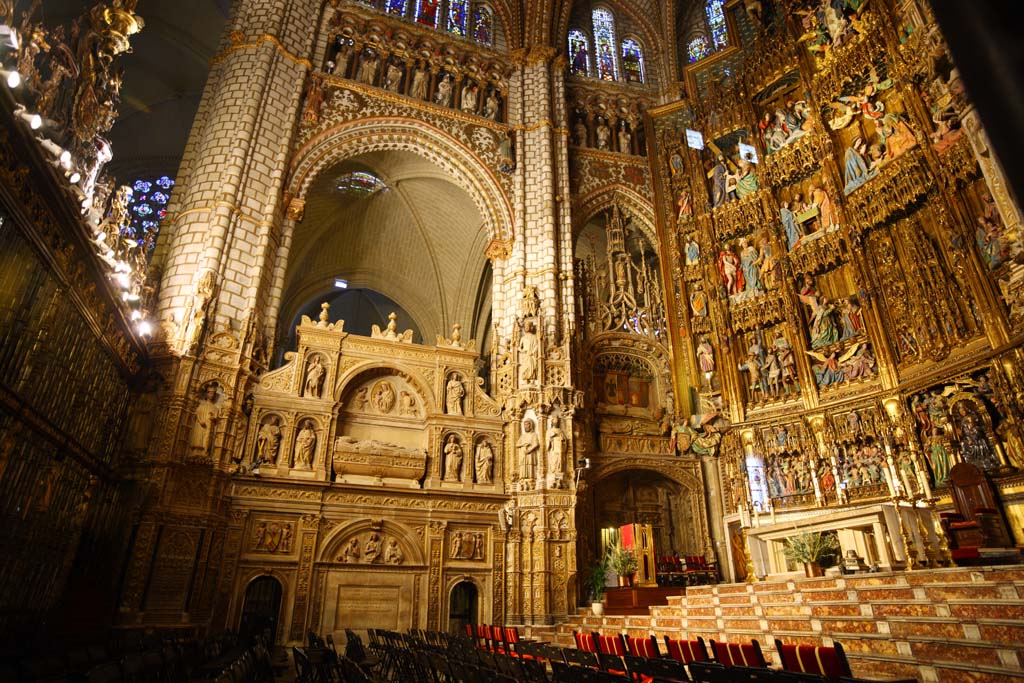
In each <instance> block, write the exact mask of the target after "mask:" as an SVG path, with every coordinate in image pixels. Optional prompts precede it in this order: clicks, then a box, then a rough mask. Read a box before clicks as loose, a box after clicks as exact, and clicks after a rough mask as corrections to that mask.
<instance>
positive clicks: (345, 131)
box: [286, 117, 514, 241]
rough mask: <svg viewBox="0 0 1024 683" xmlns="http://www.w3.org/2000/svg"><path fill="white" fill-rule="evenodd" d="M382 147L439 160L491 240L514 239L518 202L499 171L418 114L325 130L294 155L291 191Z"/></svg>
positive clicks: (299, 191) (302, 192)
mask: <svg viewBox="0 0 1024 683" xmlns="http://www.w3.org/2000/svg"><path fill="white" fill-rule="evenodd" d="M379 151H407V152H412V153H414V154H417V155H419V156H420V157H423V158H424V159H427V160H428V161H430V162H432V163H434V164H436V165H437V166H438V167H439V168H441V169H443V170H444V171H445V172H446V173H447V174H448V175H449V176H450V178H451V180H453V181H454V182H455V184H457V185H458V186H459V187H461V188H462V189H464V190H465V191H466V192H467V193H468V194H469V196H470V198H471V199H472V200H473V202H474V203H475V204H476V206H477V209H478V210H479V211H480V216H481V218H482V219H483V222H484V227H485V228H486V229H487V233H488V234H489V235H490V237H491V239H494V240H500V241H510V240H511V239H512V236H513V234H514V229H513V226H514V222H513V217H512V206H511V203H510V202H509V199H508V197H506V196H505V193H504V191H503V190H502V189H501V185H500V183H499V182H498V179H497V178H496V177H495V175H494V172H493V171H492V170H491V169H490V168H489V167H488V166H487V165H486V164H485V163H484V162H483V161H481V159H480V158H479V157H478V156H476V154H474V153H473V152H472V150H470V149H469V148H468V147H466V146H465V145H464V144H462V143H461V142H460V141H459V140H457V139H456V138H454V137H452V136H451V135H449V134H448V133H446V132H444V131H442V130H440V129H438V128H435V127H434V126H431V125H429V124H428V123H426V122H424V121H419V120H415V119H408V118H403V117H375V118H365V119H357V120H355V121H349V122H347V123H342V124H339V125H337V126H335V127H333V128H329V129H328V130H325V131H324V132H322V133H320V134H319V135H317V136H316V137H314V138H312V139H311V140H310V141H309V142H307V143H306V144H305V145H304V146H303V147H302V148H301V149H299V150H298V152H297V153H296V154H295V156H294V157H293V159H292V163H291V167H290V168H289V178H288V182H287V189H286V192H287V193H288V194H289V195H290V196H292V197H296V198H299V199H304V198H305V197H306V193H307V192H308V191H309V188H310V185H311V184H312V183H313V181H314V180H315V179H316V177H317V176H319V175H320V173H322V172H323V171H325V170H327V169H328V168H331V167H332V166H335V165H336V164H339V163H341V162H343V161H345V160H346V159H350V158H353V157H357V156H360V155H362V154H368V153H371V152H379Z"/></svg>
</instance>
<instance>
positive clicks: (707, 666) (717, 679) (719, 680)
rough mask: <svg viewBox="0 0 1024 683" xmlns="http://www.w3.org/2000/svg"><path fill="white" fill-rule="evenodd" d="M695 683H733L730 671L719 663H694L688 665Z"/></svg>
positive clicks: (687, 667)
mask: <svg viewBox="0 0 1024 683" xmlns="http://www.w3.org/2000/svg"><path fill="white" fill-rule="evenodd" d="M686 669H687V671H689V672H690V678H691V679H693V683H732V678H730V677H729V670H728V669H726V668H725V667H724V666H723V665H721V664H719V663H717V662H704V661H696V660H694V661H692V662H690V663H689V664H687V665H686Z"/></svg>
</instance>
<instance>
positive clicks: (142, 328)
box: [139, 320, 153, 337]
mask: <svg viewBox="0 0 1024 683" xmlns="http://www.w3.org/2000/svg"><path fill="white" fill-rule="evenodd" d="M139 334H140V335H142V336H143V337H148V336H149V335H151V334H153V326H152V325H150V324H149V321H148V320H143V321H142V322H140V323H139Z"/></svg>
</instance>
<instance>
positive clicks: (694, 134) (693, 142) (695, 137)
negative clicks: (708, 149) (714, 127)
mask: <svg viewBox="0 0 1024 683" xmlns="http://www.w3.org/2000/svg"><path fill="white" fill-rule="evenodd" d="M686 146H687V147H689V148H690V149H704V136H703V135H701V134H700V131H696V130H690V129H689V128H687V129H686Z"/></svg>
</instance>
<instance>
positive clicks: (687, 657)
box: [665, 636, 711, 664]
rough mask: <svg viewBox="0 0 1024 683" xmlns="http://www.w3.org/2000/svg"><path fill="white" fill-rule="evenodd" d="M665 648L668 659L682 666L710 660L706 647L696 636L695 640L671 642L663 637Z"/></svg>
mask: <svg viewBox="0 0 1024 683" xmlns="http://www.w3.org/2000/svg"><path fill="white" fill-rule="evenodd" d="M665 647H666V649H667V650H668V656H669V657H671V658H672V659H674V660H676V661H677V662H682V663H683V664H689V663H690V662H707V661H710V660H711V657H710V656H709V655H708V647H707V645H705V644H704V639H703V638H701V637H700V636H697V640H673V639H672V638H669V637H668V636H665Z"/></svg>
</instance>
